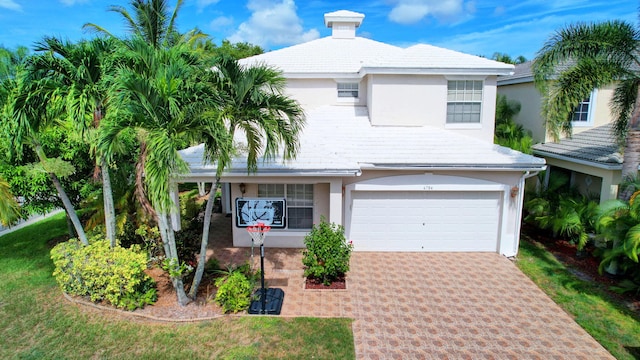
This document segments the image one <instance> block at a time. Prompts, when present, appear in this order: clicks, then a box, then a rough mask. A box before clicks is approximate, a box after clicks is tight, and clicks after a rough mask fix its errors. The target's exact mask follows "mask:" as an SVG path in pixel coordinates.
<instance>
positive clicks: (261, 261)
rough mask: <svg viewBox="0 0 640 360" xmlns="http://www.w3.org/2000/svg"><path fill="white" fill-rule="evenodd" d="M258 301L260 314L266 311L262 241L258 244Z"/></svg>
mask: <svg viewBox="0 0 640 360" xmlns="http://www.w3.org/2000/svg"><path fill="white" fill-rule="evenodd" d="M260 286H261V288H260V301H261V303H262V311H261V312H260V313H261V314H266V313H267V290H266V289H265V288H264V242H262V244H260Z"/></svg>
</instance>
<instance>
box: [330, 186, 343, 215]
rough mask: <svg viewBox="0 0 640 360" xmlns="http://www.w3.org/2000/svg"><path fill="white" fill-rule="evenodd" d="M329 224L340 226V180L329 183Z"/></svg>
mask: <svg viewBox="0 0 640 360" xmlns="http://www.w3.org/2000/svg"><path fill="white" fill-rule="evenodd" d="M329 222H332V223H336V224H338V225H342V179H336V180H331V182H330V183H329Z"/></svg>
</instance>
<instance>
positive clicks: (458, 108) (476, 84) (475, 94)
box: [447, 80, 482, 124]
mask: <svg viewBox="0 0 640 360" xmlns="http://www.w3.org/2000/svg"><path fill="white" fill-rule="evenodd" d="M481 115H482V80H449V81H448V83H447V124H467V123H480V118H481Z"/></svg>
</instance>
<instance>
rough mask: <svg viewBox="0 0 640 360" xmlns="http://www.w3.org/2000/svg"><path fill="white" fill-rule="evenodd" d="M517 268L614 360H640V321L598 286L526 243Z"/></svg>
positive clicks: (540, 249)
mask: <svg viewBox="0 0 640 360" xmlns="http://www.w3.org/2000/svg"><path fill="white" fill-rule="evenodd" d="M524 238H526V237H524ZM517 265H518V267H519V268H520V270H522V272H524V273H525V274H526V275H527V276H529V277H530V278H531V279H532V280H533V281H534V282H535V283H536V284H537V285H538V286H539V287H540V288H541V289H542V290H543V291H544V292H546V293H547V294H548V295H549V296H550V297H551V298H552V299H553V300H554V301H555V302H556V303H557V304H558V305H560V306H561V307H562V308H563V309H564V310H565V311H566V312H567V313H569V314H570V315H572V316H573V318H574V319H575V320H576V322H577V323H578V324H580V326H582V327H583V328H584V329H585V330H586V331H587V332H589V334H591V336H593V337H594V338H595V339H596V340H597V341H598V342H600V344H602V346H604V347H605V348H606V349H607V350H609V352H611V354H613V355H614V356H615V357H616V358H618V359H640V319H638V318H637V317H636V316H634V314H633V313H632V312H631V311H629V310H628V309H626V308H625V307H624V306H623V305H622V304H619V303H618V302H617V301H616V300H615V299H613V298H612V297H611V296H610V295H609V294H607V292H605V291H603V289H601V288H600V287H598V285H596V284H593V283H590V282H587V281H583V280H580V279H578V278H577V277H576V276H574V275H572V274H571V273H570V272H569V271H567V269H566V268H565V266H564V265H563V264H561V263H560V262H559V261H558V260H557V259H556V258H555V257H554V256H553V255H552V254H550V253H549V252H547V251H546V250H545V249H544V248H543V247H541V246H538V245H534V244H533V243H531V242H529V241H522V242H521V244H520V253H519V255H518V261H517Z"/></svg>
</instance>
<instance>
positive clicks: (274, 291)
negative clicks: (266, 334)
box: [249, 288, 284, 315]
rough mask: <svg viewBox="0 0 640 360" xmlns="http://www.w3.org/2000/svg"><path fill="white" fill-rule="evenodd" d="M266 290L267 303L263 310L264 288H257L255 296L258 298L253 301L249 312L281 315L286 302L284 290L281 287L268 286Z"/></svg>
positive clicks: (252, 313)
mask: <svg viewBox="0 0 640 360" xmlns="http://www.w3.org/2000/svg"><path fill="white" fill-rule="evenodd" d="M265 290H266V291H265V292H266V300H267V301H266V304H265V308H264V312H262V290H261V289H258V290H256V293H255V294H254V296H257V297H258V299H257V300H254V301H252V302H251V305H250V306H249V314H251V315H280V312H281V311H282V303H283V302H284V291H283V290H282V289H279V288H268V289H265Z"/></svg>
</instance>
